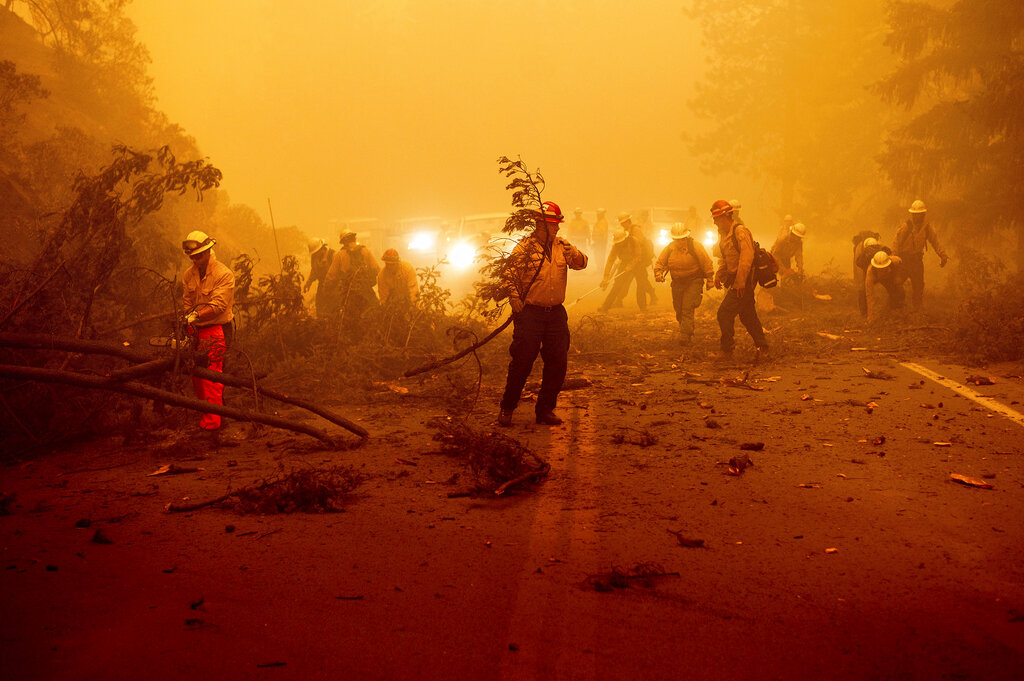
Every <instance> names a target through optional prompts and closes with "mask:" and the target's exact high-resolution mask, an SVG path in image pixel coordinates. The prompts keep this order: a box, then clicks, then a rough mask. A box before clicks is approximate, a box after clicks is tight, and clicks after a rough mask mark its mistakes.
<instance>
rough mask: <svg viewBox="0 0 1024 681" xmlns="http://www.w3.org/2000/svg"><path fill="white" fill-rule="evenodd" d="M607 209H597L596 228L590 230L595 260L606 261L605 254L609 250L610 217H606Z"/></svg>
mask: <svg viewBox="0 0 1024 681" xmlns="http://www.w3.org/2000/svg"><path fill="white" fill-rule="evenodd" d="M606 212H607V211H606V210H605V209H604V208H598V209H597V219H596V220H595V221H594V228H593V230H591V232H590V248H591V251H592V253H593V255H594V260H595V261H597V262H604V254H605V252H606V251H607V250H608V219H607V218H606V217H605V213H606Z"/></svg>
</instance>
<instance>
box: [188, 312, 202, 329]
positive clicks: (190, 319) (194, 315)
mask: <svg viewBox="0 0 1024 681" xmlns="http://www.w3.org/2000/svg"><path fill="white" fill-rule="evenodd" d="M197 317H199V313H198V312H196V311H195V310H192V311H191V312H189V313H188V314H187V315H185V325H186V326H192V324H193V322H195V321H196V318H197Z"/></svg>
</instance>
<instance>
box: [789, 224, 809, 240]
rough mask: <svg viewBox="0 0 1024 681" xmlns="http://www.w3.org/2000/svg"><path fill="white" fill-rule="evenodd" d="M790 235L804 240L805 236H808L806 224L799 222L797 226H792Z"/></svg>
mask: <svg viewBox="0 0 1024 681" xmlns="http://www.w3.org/2000/svg"><path fill="white" fill-rule="evenodd" d="M789 233H790V234H793V235H795V236H798V237H800V238H801V239H803V238H804V237H805V236H807V228H806V227H804V223H802V222H798V223H796V224H795V225H790V227H789Z"/></svg>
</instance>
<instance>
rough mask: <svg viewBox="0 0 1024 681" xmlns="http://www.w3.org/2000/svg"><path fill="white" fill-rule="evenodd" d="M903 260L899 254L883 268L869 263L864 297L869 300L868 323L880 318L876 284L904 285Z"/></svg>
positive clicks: (865, 278) (865, 277)
mask: <svg viewBox="0 0 1024 681" xmlns="http://www.w3.org/2000/svg"><path fill="white" fill-rule="evenodd" d="M904 276H905V275H904V272H903V261H902V260H901V259H900V257H899V256H898V255H894V256H892V264H891V265H889V266H888V267H883V268H881V269H879V268H877V267H871V266H870V265H868V269H867V272H866V273H865V275H864V297H865V299H866V301H867V310H868V324H872V323H874V322H875V321H876V320H877V319H878V298H876V297H875V284H881V285H883V286H902V285H903V280H904Z"/></svg>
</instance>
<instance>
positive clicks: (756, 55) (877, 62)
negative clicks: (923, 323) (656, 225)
mask: <svg viewBox="0 0 1024 681" xmlns="http://www.w3.org/2000/svg"><path fill="white" fill-rule="evenodd" d="M883 2H884V0H868V1H866V2H820V1H819V0H775V1H773V2H764V0H724V1H723V0H694V2H693V3H692V7H691V8H690V10H689V12H688V13H689V15H690V16H691V17H692V18H694V19H695V20H696V21H698V22H700V24H701V25H702V26H703V33H704V40H703V46H704V49H705V51H706V52H707V54H708V62H709V68H708V71H707V75H706V76H705V78H704V80H703V81H702V82H701V83H700V84H699V85H698V87H697V96H696V97H695V98H694V99H692V100H691V101H690V107H691V109H692V110H693V111H694V112H695V113H696V114H697V115H698V116H700V117H702V118H705V119H707V120H708V121H709V122H710V123H711V127H710V129H709V130H708V131H707V132H703V133H700V134H697V135H692V136H690V137H689V146H690V150H691V151H692V152H693V153H694V154H695V155H696V156H697V157H698V158H700V159H701V165H702V168H703V169H704V170H705V171H706V172H710V173H714V172H721V171H728V172H737V171H740V172H745V173H746V174H748V175H750V176H752V177H763V178H766V180H767V181H768V183H769V184H768V186H769V188H770V189H771V190H774V191H778V192H779V194H778V196H779V199H778V203H777V210H778V213H779V216H780V217H781V216H782V215H784V214H786V213H792V214H795V215H800V216H801V219H802V220H803V221H804V222H806V223H807V224H811V225H834V226H835V228H836V232H837V233H845V232H847V231H855V230H854V229H853V227H854V226H855V225H858V224H864V223H865V222H867V224H872V223H873V222H874V221H876V220H877V212H879V211H878V208H879V206H880V205H883V204H884V201H883V198H882V197H880V196H878V195H877V194H878V183H877V180H876V176H877V165H876V164H875V162H874V157H875V156H876V155H877V153H878V152H879V151H880V150H881V149H880V146H879V139H880V138H881V137H882V135H883V130H884V126H885V125H886V123H887V115H888V112H887V111H886V109H885V107H884V106H883V105H882V103H881V102H879V101H878V100H877V98H876V97H874V96H872V94H871V93H870V91H869V90H868V86H869V85H870V84H871V83H873V82H875V81H877V80H878V78H880V77H882V75H883V74H884V73H885V72H886V70H887V69H888V65H889V64H891V63H892V62H893V57H892V55H891V54H887V53H886V50H885V47H884V45H883V34H882V32H881V31H880V30H879V26H880V25H881V24H882V22H883V21H884V11H883Z"/></svg>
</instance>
